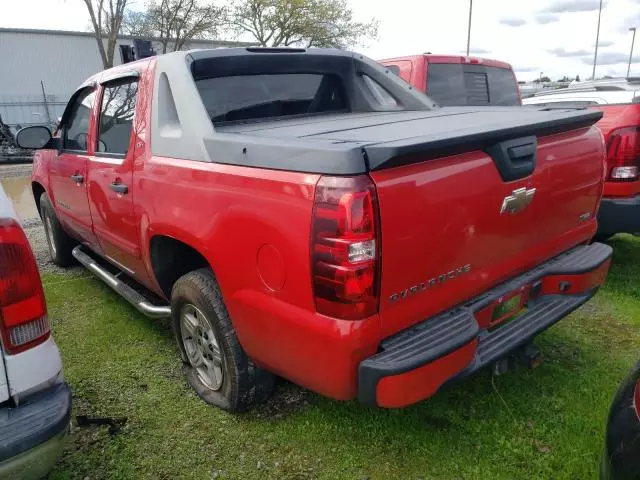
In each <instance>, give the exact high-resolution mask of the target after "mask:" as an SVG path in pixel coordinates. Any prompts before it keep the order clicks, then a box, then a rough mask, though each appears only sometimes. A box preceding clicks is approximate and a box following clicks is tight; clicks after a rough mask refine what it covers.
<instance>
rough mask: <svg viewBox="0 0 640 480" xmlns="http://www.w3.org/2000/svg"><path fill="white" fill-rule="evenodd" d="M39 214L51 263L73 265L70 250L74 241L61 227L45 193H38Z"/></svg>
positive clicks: (74, 243)
mask: <svg viewBox="0 0 640 480" xmlns="http://www.w3.org/2000/svg"><path fill="white" fill-rule="evenodd" d="M40 216H41V218H42V224H43V226H44V234H45V237H46V238H47V245H48V246H49V254H50V255H51V260H53V263H55V264H56V265H58V266H59V267H69V266H71V265H73V255H72V254H71V251H72V250H73V247H74V246H75V245H76V242H75V241H74V240H73V238H71V237H70V236H69V235H67V232H65V231H64V230H63V229H62V225H60V222H59V221H58V217H56V212H55V211H54V209H53V205H51V201H50V200H49V196H48V195H47V194H46V193H43V194H42V195H40Z"/></svg>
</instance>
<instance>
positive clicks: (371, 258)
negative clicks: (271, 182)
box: [311, 176, 380, 320]
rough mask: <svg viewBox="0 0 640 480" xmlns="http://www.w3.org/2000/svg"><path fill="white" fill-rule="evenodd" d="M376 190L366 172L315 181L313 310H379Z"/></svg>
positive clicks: (358, 314)
mask: <svg viewBox="0 0 640 480" xmlns="http://www.w3.org/2000/svg"><path fill="white" fill-rule="evenodd" d="M377 232H378V201H377V198H376V190H375V187H374V186H373V183H372V182H371V179H370V178H369V177H367V176H359V177H322V178H321V179H320V181H319V182H318V184H317V185H316V191H315V199H314V206H313V223H312V233H311V274H312V276H313V292H314V296H315V302H316V310H317V311H318V312H319V313H322V314H324V315H328V316H331V317H336V318H343V319H348V320H358V319H362V318H365V317H368V316H370V315H373V314H374V313H376V312H377V311H378V288H379V272H378V259H379V257H380V252H379V250H380V242H379V237H378V235H377Z"/></svg>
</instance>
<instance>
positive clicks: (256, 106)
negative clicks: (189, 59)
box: [196, 73, 348, 123]
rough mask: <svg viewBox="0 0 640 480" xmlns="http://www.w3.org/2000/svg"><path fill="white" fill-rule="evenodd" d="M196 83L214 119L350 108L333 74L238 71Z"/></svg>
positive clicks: (221, 120) (258, 117) (286, 114)
mask: <svg viewBox="0 0 640 480" xmlns="http://www.w3.org/2000/svg"><path fill="white" fill-rule="evenodd" d="M196 86H197V88H198V92H199V93H200V96H201V97H202V102H203V103H204V106H205V108H206V109H207V112H208V113H209V118H211V121H212V122H214V123H224V122H237V121H248V120H256V119H261V118H270V117H286V116H289V115H304V114H318V113H328V112H343V111H346V110H347V109H348V106H347V102H346V100H345V95H344V88H343V85H342V81H341V80H340V78H339V77H338V76H336V75H330V74H315V73H314V74H311V73H295V74H294V73H278V74H268V75H236V76H228V77H215V78H205V79H200V80H196Z"/></svg>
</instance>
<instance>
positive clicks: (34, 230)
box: [0, 164, 86, 277]
mask: <svg viewBox="0 0 640 480" xmlns="http://www.w3.org/2000/svg"><path fill="white" fill-rule="evenodd" d="M30 175H31V164H28V165H0V179H3V178H16V177H29V176H30ZM21 223H22V226H23V228H24V231H25V233H26V234H27V238H28V239H29V243H31V248H32V249H33V253H34V254H35V256H36V260H37V262H38V267H39V268H40V272H41V273H44V272H56V273H63V274H65V275H68V276H70V277H75V276H79V275H83V274H86V272H84V270H83V269H82V268H81V267H80V266H78V267H74V268H70V269H63V268H60V267H58V266H57V265H55V264H54V263H53V262H52V261H51V256H50V255H49V247H48V245H47V239H46V237H45V234H44V228H43V227H42V222H41V221H40V218H38V217H33V218H23V219H22V220H21Z"/></svg>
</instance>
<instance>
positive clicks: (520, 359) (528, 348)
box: [492, 343, 543, 377]
mask: <svg viewBox="0 0 640 480" xmlns="http://www.w3.org/2000/svg"><path fill="white" fill-rule="evenodd" d="M542 359H543V358H542V352H540V349H539V348H538V347H536V346H535V345H534V344H533V343H528V344H527V345H525V346H523V347H520V348H519V349H518V350H517V351H516V352H515V353H514V354H513V355H510V356H507V357H504V358H501V359H500V360H498V361H496V362H495V363H494V364H493V369H492V373H493V375H494V376H496V377H497V376H500V375H504V374H505V373H507V372H508V371H509V370H513V369H514V368H515V367H516V364H521V365H525V366H526V367H528V368H531V369H534V368H538V367H539V366H540V364H541V363H542Z"/></svg>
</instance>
